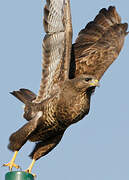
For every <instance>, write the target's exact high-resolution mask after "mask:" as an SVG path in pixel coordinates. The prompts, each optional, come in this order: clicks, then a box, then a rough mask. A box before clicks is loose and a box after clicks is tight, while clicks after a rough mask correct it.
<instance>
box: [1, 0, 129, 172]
mask: <svg viewBox="0 0 129 180" xmlns="http://www.w3.org/2000/svg"><path fill="white" fill-rule="evenodd" d="M43 23H44V30H45V32H46V34H45V37H44V39H43V44H42V47H43V63H42V78H41V84H40V89H39V93H38V95H36V94H34V93H33V92H32V91H30V90H28V89H20V90H18V91H13V92H11V94H12V95H14V96H15V97H16V98H18V99H19V100H20V101H22V102H23V103H24V104H25V108H24V115H23V116H24V118H25V119H26V120H27V121H28V122H27V123H26V124H25V125H24V126H22V127H21V128H20V129H19V130H17V131H16V132H14V133H13V134H12V135H11V136H10V138H9V145H8V148H9V149H10V150H12V151H14V156H13V158H12V160H11V161H10V162H9V163H7V164H4V166H9V169H10V170H12V168H13V167H15V168H19V166H18V165H16V164H15V158H16V156H17V153H18V151H19V150H20V149H21V147H22V146H23V145H24V144H25V143H26V142H27V141H31V142H35V143H36V144H35V147H34V149H33V151H32V152H31V154H30V157H31V158H32V163H31V164H30V166H29V167H28V169H27V170H26V172H28V173H31V171H32V167H33V165H34V163H35V161H36V160H38V159H39V158H41V157H42V156H45V155H46V154H48V153H49V152H50V151H51V150H52V149H53V148H54V147H56V145H57V144H58V143H59V142H60V140H61V138H62V136H63V134H64V132H65V130H66V129H67V128H68V127H69V126H70V125H71V124H73V123H76V122H78V121H80V120H81V119H83V117H84V116H86V115H87V114H88V112H89V109H90V100H91V95H92V93H93V92H94V91H95V88H96V86H99V80H100V79H101V77H102V76H103V74H104V72H105V71H106V70H107V68H108V67H109V66H110V65H111V64H112V63H113V61H114V60H115V59H116V58H117V57H118V55H119V53H120V51H121V48H122V47H123V43H124V39H125V36H126V35H127V34H128V32H127V27H128V25H127V23H121V18H120V16H119V15H118V13H117V11H116V8H115V7H113V6H110V7H109V8H108V9H105V8H103V9H101V10H100V12H99V13H98V15H97V16H96V17H95V19H94V20H93V21H91V22H89V23H88V24H87V25H86V27H85V28H84V29H82V30H81V31H80V32H79V34H78V37H77V39H76V41H75V43H74V44H72V22H71V11H70V0H46V5H45V7H44V20H43Z"/></svg>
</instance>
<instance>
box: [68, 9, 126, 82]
mask: <svg viewBox="0 0 129 180" xmlns="http://www.w3.org/2000/svg"><path fill="white" fill-rule="evenodd" d="M127 27H128V25H127V24H126V23H125V24H122V23H121V18H120V16H119V15H118V13H117V11H116V9H115V7H112V6H110V7H109V8H108V10H107V9H105V8H103V9H101V11H100V12H99V14H98V15H97V16H96V17H95V19H94V21H92V22H90V23H88V24H87V26H86V27H85V28H84V29H83V30H81V31H80V33H79V35H78V37H77V39H76V42H75V44H74V45H73V47H72V60H71V64H70V78H73V77H75V76H78V75H81V74H91V75H93V76H95V77H96V78H97V79H98V80H99V79H100V78H101V77H102V75H103V74H104V72H105V71H106V70H107V68H108V67H109V66H110V65H111V64H112V63H113V61H114V60H115V59H116V58H117V56H118V55H119V52H120V50H121V48H122V47H123V43H124V38H125V35H126V34H127V32H126V30H127Z"/></svg>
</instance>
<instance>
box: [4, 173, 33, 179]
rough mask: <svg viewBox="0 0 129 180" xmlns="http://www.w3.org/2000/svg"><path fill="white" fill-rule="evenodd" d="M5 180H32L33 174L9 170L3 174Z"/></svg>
mask: <svg viewBox="0 0 129 180" xmlns="http://www.w3.org/2000/svg"><path fill="white" fill-rule="evenodd" d="M5 180H34V176H33V175H32V174H30V173H27V172H24V171H11V172H8V173H6V174H5Z"/></svg>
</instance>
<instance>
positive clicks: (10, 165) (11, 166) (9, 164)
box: [3, 161, 21, 171]
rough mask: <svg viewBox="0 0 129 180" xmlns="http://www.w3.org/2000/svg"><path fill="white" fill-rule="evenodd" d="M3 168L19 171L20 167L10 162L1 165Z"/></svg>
mask: <svg viewBox="0 0 129 180" xmlns="http://www.w3.org/2000/svg"><path fill="white" fill-rule="evenodd" d="M3 166H8V167H9V170H10V171H12V168H13V167H15V168H16V169H21V167H20V166H19V165H17V164H15V163H14V162H13V161H10V162H9V163H7V164H3Z"/></svg>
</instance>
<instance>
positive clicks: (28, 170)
mask: <svg viewBox="0 0 129 180" xmlns="http://www.w3.org/2000/svg"><path fill="white" fill-rule="evenodd" d="M25 172H27V173H29V174H32V175H33V176H34V178H36V177H37V176H36V174H33V173H31V170H30V169H26V170H25Z"/></svg>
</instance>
